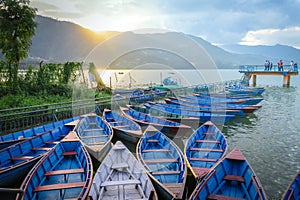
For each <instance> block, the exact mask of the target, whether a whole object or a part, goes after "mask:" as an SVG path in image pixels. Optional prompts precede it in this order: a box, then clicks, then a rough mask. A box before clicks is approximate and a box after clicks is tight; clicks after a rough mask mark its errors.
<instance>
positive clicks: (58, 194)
mask: <svg viewBox="0 0 300 200" xmlns="http://www.w3.org/2000/svg"><path fill="white" fill-rule="evenodd" d="M92 177H93V165H92V160H91V157H90V155H89V154H88V152H87V150H86V149H85V148H84V146H83V145H82V144H81V142H80V140H79V138H78V137H77V135H76V133H75V132H72V131H71V132H70V133H69V134H68V135H67V136H66V137H65V138H64V139H63V140H61V142H60V143H58V144H57V145H56V146H55V147H53V148H52V149H51V150H50V151H49V152H47V154H45V156H44V157H42V158H41V159H40V160H39V161H38V162H37V163H36V165H35V166H34V167H33V168H32V169H31V170H30V172H29V173H28V175H27V176H26V178H25V180H24V181H23V183H22V185H21V189H22V190H23V191H24V192H23V193H22V194H19V195H18V196H17V198H16V199H24V200H31V199H86V197H87V195H88V192H89V189H90V187H91V184H92Z"/></svg>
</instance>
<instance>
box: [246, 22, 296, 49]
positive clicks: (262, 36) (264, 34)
mask: <svg viewBox="0 0 300 200" xmlns="http://www.w3.org/2000/svg"><path fill="white" fill-rule="evenodd" d="M299 35H300V26H294V27H288V28H284V29H261V30H256V31H249V32H248V33H247V34H246V35H245V37H243V38H242V42H240V44H242V45H249V46H253V45H276V44H287V45H290V46H294V47H297V48H299V49H300V37H299Z"/></svg>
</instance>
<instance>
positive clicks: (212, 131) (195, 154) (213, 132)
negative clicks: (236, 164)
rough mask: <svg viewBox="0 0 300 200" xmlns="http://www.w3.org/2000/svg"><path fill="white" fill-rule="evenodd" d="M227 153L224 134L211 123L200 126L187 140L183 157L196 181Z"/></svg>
mask: <svg viewBox="0 0 300 200" xmlns="http://www.w3.org/2000/svg"><path fill="white" fill-rule="evenodd" d="M226 151H227V142H226V138H225V136H224V134H223V133H222V132H221V131H220V130H219V129H218V127H216V126H215V125H214V124H213V123H212V122H210V121H207V122H205V123H204V124H203V125H202V126H200V127H199V128H198V129H197V130H196V131H195V132H194V133H193V134H192V135H191V136H190V137H189V138H188V140H187V142H186V145H185V149H184V156H185V157H186V159H187V161H188V166H189V168H190V170H191V172H192V174H193V175H194V177H195V178H196V179H197V180H200V179H202V178H203V177H204V176H205V175H206V174H207V173H208V172H209V171H210V170H211V168H212V167H213V166H214V165H215V164H216V163H217V161H218V160H219V159H221V158H222V157H223V156H224V155H225V153H226Z"/></svg>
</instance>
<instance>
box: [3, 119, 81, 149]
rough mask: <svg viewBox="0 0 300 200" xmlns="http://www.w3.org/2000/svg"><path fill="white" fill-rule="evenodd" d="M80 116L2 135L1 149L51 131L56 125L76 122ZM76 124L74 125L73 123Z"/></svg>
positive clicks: (61, 125)
mask: <svg viewBox="0 0 300 200" xmlns="http://www.w3.org/2000/svg"><path fill="white" fill-rule="evenodd" d="M79 118H80V117H73V118H69V119H65V120H61V121H57V122H53V123H49V124H44V125H41V126H37V127H34V128H29V129H26V130H21V131H17V132H14V133H10V134H7V135H3V136H1V137H0V149H3V148H5V147H8V146H10V145H13V144H16V143H18V142H21V141H24V140H27V139H30V138H32V137H33V136H35V135H36V134H41V133H44V132H47V131H51V130H53V129H54V128H56V127H63V126H64V125H65V124H69V125H70V123H74V124H75V123H76V122H77V121H78V120H79ZM73 126H74V125H73Z"/></svg>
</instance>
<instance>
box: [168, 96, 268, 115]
mask: <svg viewBox="0 0 300 200" xmlns="http://www.w3.org/2000/svg"><path fill="white" fill-rule="evenodd" d="M165 102H166V103H167V104H176V105H183V106H188V107H196V108H198V107H201V109H203V108H213V109H216V110H218V109H223V110H224V109H229V110H242V111H243V112H244V113H245V114H250V113H253V112H254V111H256V110H257V109H259V108H261V107H262V105H242V104H221V103H220V104H199V103H195V102H190V101H187V100H180V101H179V100H178V99H170V98H166V99H165Z"/></svg>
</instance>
